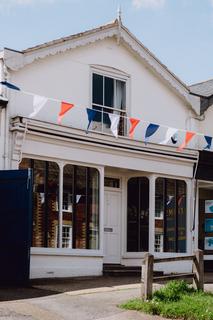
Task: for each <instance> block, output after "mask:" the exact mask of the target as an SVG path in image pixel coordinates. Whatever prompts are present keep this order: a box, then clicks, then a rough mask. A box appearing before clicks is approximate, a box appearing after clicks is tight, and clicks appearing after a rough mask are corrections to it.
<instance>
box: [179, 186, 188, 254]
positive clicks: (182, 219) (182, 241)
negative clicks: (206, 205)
mask: <svg viewBox="0 0 213 320" xmlns="http://www.w3.org/2000/svg"><path fill="white" fill-rule="evenodd" d="M177 207H178V252H186V183H185V182H184V181H178V197H177Z"/></svg>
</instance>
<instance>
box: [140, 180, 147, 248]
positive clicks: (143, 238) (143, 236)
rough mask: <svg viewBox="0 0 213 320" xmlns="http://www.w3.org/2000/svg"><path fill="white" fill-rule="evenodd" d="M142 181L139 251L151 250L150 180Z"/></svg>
mask: <svg viewBox="0 0 213 320" xmlns="http://www.w3.org/2000/svg"><path fill="white" fill-rule="evenodd" d="M139 180H140V189H139V197H140V211H139V215H140V230H139V237H140V248H139V251H148V250H149V244H148V239H149V180H148V179H147V178H139Z"/></svg>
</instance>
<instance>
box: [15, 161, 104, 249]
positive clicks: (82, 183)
mask: <svg viewBox="0 0 213 320" xmlns="http://www.w3.org/2000/svg"><path fill="white" fill-rule="evenodd" d="M27 168H32V169H33V236H32V246H33V247H49V248H54V247H59V230H60V228H59V220H60V219H59V201H58V199H59V167H58V165H57V164H56V163H54V162H50V161H43V160H32V159H23V160H22V162H21V164H20V169H27ZM63 181H64V183H63V202H62V238H61V243H62V247H63V248H78V249H99V173H98V170H97V169H94V168H88V167H81V166H73V165H66V166H65V167H64V170H63Z"/></svg>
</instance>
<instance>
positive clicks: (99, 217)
mask: <svg viewBox="0 0 213 320" xmlns="http://www.w3.org/2000/svg"><path fill="white" fill-rule="evenodd" d="M0 80H1V81H2V85H1V88H0V89H1V92H0V93H1V96H0V110H1V111H0V137H1V139H0V169H1V172H0V199H1V224H0V230H1V232H0V239H1V241H0V242H1V243H0V246H1V252H2V255H3V259H1V261H4V263H2V266H1V269H2V272H1V280H2V281H9V280H10V281H19V282H20V281H25V280H26V279H28V277H30V278H31V279H32V278H47V277H71V276H88V275H101V274H102V272H103V267H104V266H105V267H106V266H107V265H108V264H110V265H113V264H114V265H123V266H129V267H132V266H140V265H141V260H142V257H143V255H144V252H147V251H150V252H152V253H154V254H155V255H156V256H161V257H164V256H166V257H167V256H176V255H184V254H190V253H192V252H193V250H194V249H196V248H197V247H198V246H199V247H200V248H201V249H206V251H205V260H206V261H208V263H207V264H206V265H208V264H209V266H211V259H213V255H212V254H211V252H212V251H211V246H212V244H211V235H212V234H211V221H212V220H211V218H213V215H212V213H211V210H210V212H209V211H208V210H207V209H205V207H207V206H208V205H209V208H210V207H211V200H212V199H213V189H212V186H213V185H212V183H211V181H212V180H213V171H212V167H211V159H212V156H211V155H212V154H211V145H210V144H211V143H210V140H208V137H209V139H210V137H211V135H213V129H212V126H211V122H212V120H211V119H212V115H211V113H212V110H211V97H210V96H211V94H212V93H213V90H212V91H211V90H210V91H211V92H210V95H205V94H204V93H203V92H202V90H204V89H205V88H206V87H208V86H210V87H211V85H210V84H209V83H207V84H198V85H196V86H192V87H188V86H187V85H186V84H184V83H183V82H182V81H181V80H180V79H178V78H177V77H176V76H175V75H174V74H173V73H172V72H171V71H170V70H168V69H167V68H166V67H165V66H164V65H163V64H162V63H161V62H160V61H159V60H158V59H157V58H156V57H155V56H154V55H153V54H152V53H151V52H150V51H149V50H148V49H147V48H146V47H145V46H144V45H143V44H142V43H141V42H140V41H139V40H138V39H136V38H135V36H134V35H133V34H132V33H131V32H130V31H129V30H128V29H127V28H126V27H125V26H124V25H123V24H122V22H121V19H120V18H119V19H116V20H115V21H113V22H111V23H109V24H106V25H103V26H101V27H98V28H96V29H92V30H89V31H86V32H82V33H80V34H76V35H72V36H68V37H66V38H61V39H58V40H54V41H51V42H48V43H44V44H42V45H38V46H35V47H33V48H29V49H26V50H23V51H20V52H19V51H16V50H13V49H7V48H5V49H4V50H3V51H2V52H1V53H0ZM5 84H6V85H5ZM9 84H12V85H13V86H10V85H9ZM201 87H202V88H201ZM45 97H46V98H45ZM39 99H40V100H39ZM36 101H37V102H36ZM60 101H62V102H63V101H67V103H69V102H70V104H73V105H74V106H72V108H71V105H69V109H70V110H69V111H67V112H66V114H64V116H63V118H62V119H61V124H59V123H58V114H59V112H60V106H61V104H60V103H59V102H60ZM63 103H64V102H63ZM33 106H34V107H35V106H40V108H37V110H35V109H33ZM41 106H42V108H41ZM64 106H65V109H66V103H64ZM65 109H63V110H65ZM62 113H63V112H62ZM61 115H62V114H61ZM88 119H89V126H88ZM135 120H137V121H136V122H135ZM156 124H157V125H156ZM148 127H149V129H148ZM169 128H170V129H171V130H172V131H168V129H169ZM174 128H176V130H175V129H174ZM147 130H149V133H148V132H147ZM150 130H151V131H150ZM133 131H134V132H133ZM169 132H170V133H171V132H172V133H173V134H172V135H171V134H170V135H169ZM187 132H193V133H204V134H205V135H206V136H207V140H206V139H205V137H204V136H202V135H201V134H199V135H196V136H194V137H193V138H192V139H190V141H188V142H187V145H185V148H183V143H184V141H185V139H186V133H187ZM145 137H146V139H145ZM165 137H167V138H165ZM165 139H166V140H165ZM145 140H146V141H145ZM206 141H209V144H208V145H207V149H209V150H208V151H201V150H203V149H205V145H206ZM181 146H182V147H181ZM178 147H179V149H178ZM196 178H197V179H196ZM205 211H208V212H205ZM31 213H32V214H31ZM199 217H200V218H199ZM206 218H208V219H206ZM207 220H208V221H207ZM212 231H213V228H212ZM212 239H213V238H212ZM14 265H16V268H14ZM160 267H161V270H163V271H165V272H171V271H175V272H177V271H178V272H179V271H187V270H188V269H189V268H190V266H189V265H188V264H187V262H185V263H181V264H179V265H178V264H177V263H176V264H174V265H171V266H170V267H169V266H168V265H161V266H159V267H158V268H160ZM156 268H157V266H156ZM159 270H160V269H159Z"/></svg>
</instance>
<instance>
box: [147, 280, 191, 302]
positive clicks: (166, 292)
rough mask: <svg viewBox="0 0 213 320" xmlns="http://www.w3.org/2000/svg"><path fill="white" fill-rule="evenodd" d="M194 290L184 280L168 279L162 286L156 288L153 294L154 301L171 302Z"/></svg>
mask: <svg viewBox="0 0 213 320" xmlns="http://www.w3.org/2000/svg"><path fill="white" fill-rule="evenodd" d="M194 291H195V290H194V289H193V288H191V287H190V286H189V285H188V284H187V283H186V282H185V281H183V280H181V281H177V280H174V281H170V282H168V283H167V284H166V285H165V286H164V287H162V288H161V289H159V290H157V291H155V292H154V294H153V299H154V300H156V301H164V302H172V301H178V300H180V298H181V296H182V295H184V294H187V293H192V292H194Z"/></svg>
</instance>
